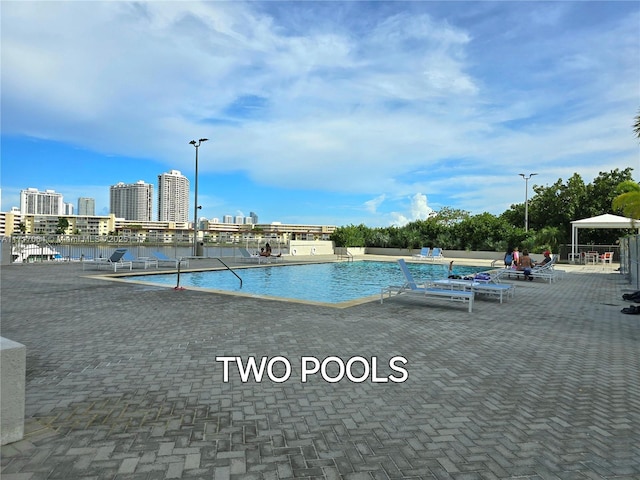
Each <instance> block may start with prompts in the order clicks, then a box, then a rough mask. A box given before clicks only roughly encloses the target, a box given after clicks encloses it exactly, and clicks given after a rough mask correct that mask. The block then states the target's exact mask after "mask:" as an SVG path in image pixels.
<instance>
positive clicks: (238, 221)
mask: <svg viewBox="0 0 640 480" xmlns="http://www.w3.org/2000/svg"><path fill="white" fill-rule="evenodd" d="M233 223H235V224H236V225H242V224H244V217H243V216H242V215H236V216H235V217H234V219H233Z"/></svg>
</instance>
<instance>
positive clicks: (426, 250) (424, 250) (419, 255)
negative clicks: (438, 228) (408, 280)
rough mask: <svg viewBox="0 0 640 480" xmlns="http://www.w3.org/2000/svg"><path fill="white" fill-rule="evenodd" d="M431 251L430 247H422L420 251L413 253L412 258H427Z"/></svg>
mask: <svg viewBox="0 0 640 480" xmlns="http://www.w3.org/2000/svg"><path fill="white" fill-rule="evenodd" d="M429 252H431V248H430V247H422V248H421V249H420V253H414V254H413V255H411V258H414V259H416V260H427V259H428V258H429Z"/></svg>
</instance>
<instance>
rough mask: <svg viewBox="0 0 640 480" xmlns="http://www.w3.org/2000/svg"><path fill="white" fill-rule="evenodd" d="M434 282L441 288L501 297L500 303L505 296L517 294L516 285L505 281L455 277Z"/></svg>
mask: <svg viewBox="0 0 640 480" xmlns="http://www.w3.org/2000/svg"><path fill="white" fill-rule="evenodd" d="M433 284H434V285H437V286H438V287H441V288H451V289H459V290H470V291H472V292H474V293H477V294H481V295H487V296H492V297H497V298H499V299H500V303H502V302H503V299H504V298H509V297H512V296H513V295H514V294H515V289H516V288H515V285H507V284H504V283H491V282H484V281H477V280H464V279H453V278H445V279H442V280H435V281H434V282H433Z"/></svg>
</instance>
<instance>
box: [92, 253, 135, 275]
mask: <svg viewBox="0 0 640 480" xmlns="http://www.w3.org/2000/svg"><path fill="white" fill-rule="evenodd" d="M125 253H127V249H126V248H116V249H115V251H114V252H113V253H112V254H111V256H110V257H109V258H94V259H91V260H83V261H82V270H84V269H85V265H91V266H95V267H96V268H98V269H101V268H102V267H105V268H112V269H113V271H114V272H117V271H118V268H126V267H129V270H131V269H132V268H133V264H132V263H131V262H128V261H124V260H123V259H122V257H124V254H125Z"/></svg>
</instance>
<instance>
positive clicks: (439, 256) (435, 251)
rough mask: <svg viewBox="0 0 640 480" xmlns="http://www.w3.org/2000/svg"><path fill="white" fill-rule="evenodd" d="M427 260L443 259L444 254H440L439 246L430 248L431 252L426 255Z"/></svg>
mask: <svg viewBox="0 0 640 480" xmlns="http://www.w3.org/2000/svg"><path fill="white" fill-rule="evenodd" d="M427 259H428V260H442V259H444V255H442V249H441V248H437V247H436V248H434V249H433V250H431V254H430V255H429V256H428V257H427Z"/></svg>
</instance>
